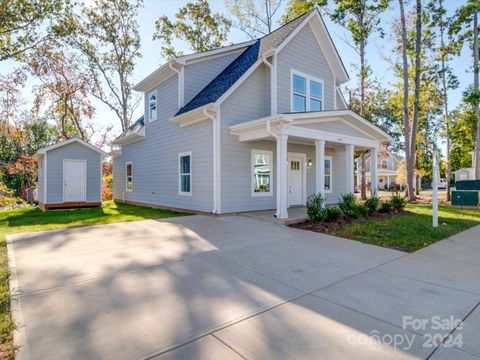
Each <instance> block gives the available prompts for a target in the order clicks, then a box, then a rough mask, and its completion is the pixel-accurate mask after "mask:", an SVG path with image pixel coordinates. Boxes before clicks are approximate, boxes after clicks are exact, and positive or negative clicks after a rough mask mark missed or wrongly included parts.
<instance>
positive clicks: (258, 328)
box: [9, 216, 480, 360]
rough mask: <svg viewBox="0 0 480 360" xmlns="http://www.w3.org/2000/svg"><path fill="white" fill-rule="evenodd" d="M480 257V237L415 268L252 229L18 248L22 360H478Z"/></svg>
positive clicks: (413, 260) (169, 227)
mask: <svg viewBox="0 0 480 360" xmlns="http://www.w3.org/2000/svg"><path fill="white" fill-rule="evenodd" d="M479 254H480V227H477V228H474V229H471V230H469V231H467V232H465V233H463V234H461V235H458V236H456V237H454V238H451V239H449V240H446V241H443V242H440V243H437V244H435V245H433V246H430V247H428V248H426V249H423V250H421V251H419V252H417V253H414V254H410V255H407V254H405V253H402V252H399V251H395V250H389V249H384V248H380V247H376V246H371V245H365V244H362V243H359V242H355V241H350V240H344V239H340V238H335V237H331V236H327V235H320V234H315V233H312V232H307V231H302V230H297V229H290V228H287V227H285V226H282V225H278V224H273V223H269V222H265V221H261V220H257V219H253V218H248V217H242V216H232V217H220V218H217V217H208V216H190V217H181V218H174V219H168V220H163V221H153V220H149V221H139V222H130V223H119V224H111V225H102V226H94V227H86V228H77V229H69V230H61V231H53V232H45V233H36V234H25V235H16V236H12V237H10V238H9V257H10V266H11V267H12V270H13V276H12V289H11V290H12V292H13V300H12V311H13V315H14V317H15V320H16V321H17V322H18V323H19V332H18V333H17V334H16V339H17V341H19V342H20V343H22V344H23V346H22V350H21V352H20V357H21V358H22V359H139V358H158V359H221V360H226V359H342V358H343V359H347V358H356V359H375V358H378V359H412V358H427V357H429V356H431V357H432V358H438V359H451V358H457V359H458V358H462V359H478V358H480V348H479V345H478V344H480V326H479V323H480V307H478V308H477V306H478V303H479V301H480V257H479ZM405 316H407V317H409V318H407V319H410V320H412V321H410V322H408V323H405V318H404V317H405ZM433 316H437V317H438V318H439V319H441V320H444V319H450V317H452V318H453V319H460V320H464V324H463V325H464V326H463V328H462V329H460V327H457V326H456V325H457V324H451V323H448V321H446V322H447V324H445V327H443V328H441V329H436V328H435V324H436V322H435V321H431V320H432V317H433ZM423 319H426V320H427V322H426V323H425V321H423V322H422V324H423V326H420V327H418V326H417V325H418V323H417V322H416V320H419V321H420V320H423ZM413 320H415V321H413ZM437 334H441V338H438V335H437ZM430 335H433V336H432V337H435V336H436V338H435V339H434V340H432V344H429V343H428V340H429V337H430ZM448 336H450V339H451V340H452V341H449V340H448V339H447V337H448ZM456 338H461V339H463V344H460V343H459V342H458V341H457V342H455V343H454V342H453V340H454V339H456ZM446 339H447V340H446ZM450 343H451V344H450ZM430 345H432V346H430ZM450 345H451V346H450ZM477 356H478V358H477Z"/></svg>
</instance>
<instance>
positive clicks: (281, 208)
mask: <svg viewBox="0 0 480 360" xmlns="http://www.w3.org/2000/svg"><path fill="white" fill-rule="evenodd" d="M287 142H288V135H285V134H279V135H278V137H277V214H276V216H277V218H278V219H288V211H287V207H288V161H287Z"/></svg>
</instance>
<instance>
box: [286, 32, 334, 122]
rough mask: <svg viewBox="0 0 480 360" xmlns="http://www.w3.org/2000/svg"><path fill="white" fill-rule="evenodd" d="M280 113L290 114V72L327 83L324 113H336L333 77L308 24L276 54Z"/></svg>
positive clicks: (325, 84) (325, 85)
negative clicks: (329, 111)
mask: <svg viewBox="0 0 480 360" xmlns="http://www.w3.org/2000/svg"><path fill="white" fill-rule="evenodd" d="M277 66H278V68H277V87H278V90H277V97H278V100H277V101H278V105H277V106H278V112H279V113H284V112H290V111H291V109H290V92H291V76H290V73H291V70H292V69H293V70H297V71H300V72H303V73H305V74H307V75H311V76H313V77H316V78H318V79H321V80H323V81H324V102H325V104H324V110H334V86H333V74H332V72H331V70H330V68H329V66H328V63H327V60H326V58H325V56H324V55H323V52H322V50H321V49H320V46H319V45H318V42H317V40H316V39H315V35H314V34H313V32H312V29H311V28H310V26H309V25H306V26H304V27H303V29H302V30H300V31H299V32H298V33H297V35H296V36H295V37H294V38H293V39H292V40H290V42H289V43H288V44H287V45H286V46H285V47H284V48H283V49H282V50H281V51H280V53H279V54H278V55H277Z"/></svg>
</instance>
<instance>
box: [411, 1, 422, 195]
mask: <svg viewBox="0 0 480 360" xmlns="http://www.w3.org/2000/svg"><path fill="white" fill-rule="evenodd" d="M416 7H417V10H416V12H417V18H416V20H415V24H416V25H415V28H416V29H415V31H416V34H415V88H414V94H413V96H414V99H413V121H412V128H411V133H410V135H411V138H410V161H411V163H412V164H415V163H416V155H417V127H418V113H419V110H420V109H419V103H420V73H421V64H420V54H421V52H422V1H421V0H417V6H416ZM412 168H413V166H412ZM412 177H413V172H412ZM409 185H410V183H409ZM417 191H418V189H417ZM415 193H417V192H415ZM415 193H414V192H413V191H409V192H408V199H409V201H415Z"/></svg>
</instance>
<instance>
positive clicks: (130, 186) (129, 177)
mask: <svg viewBox="0 0 480 360" xmlns="http://www.w3.org/2000/svg"><path fill="white" fill-rule="evenodd" d="M125 165H126V180H127V182H126V184H127V186H126V190H127V191H132V190H133V165H132V162H131V161H129V162H127V163H126V164H125Z"/></svg>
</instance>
